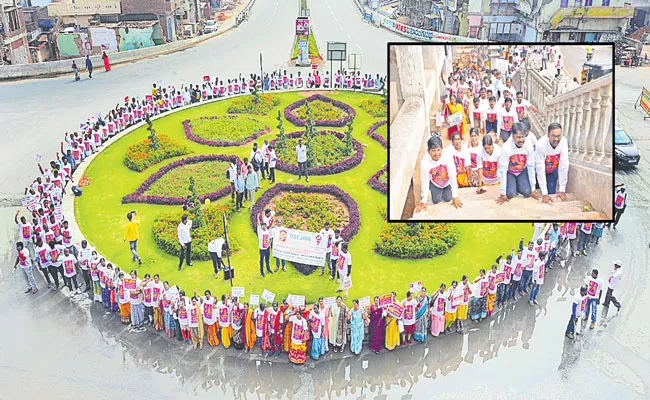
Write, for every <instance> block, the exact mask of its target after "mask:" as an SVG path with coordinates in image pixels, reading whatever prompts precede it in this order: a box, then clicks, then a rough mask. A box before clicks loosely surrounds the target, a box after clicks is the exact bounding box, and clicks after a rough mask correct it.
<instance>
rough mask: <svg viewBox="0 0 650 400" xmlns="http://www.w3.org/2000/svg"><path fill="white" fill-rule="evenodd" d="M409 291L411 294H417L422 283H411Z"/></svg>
mask: <svg viewBox="0 0 650 400" xmlns="http://www.w3.org/2000/svg"><path fill="white" fill-rule="evenodd" d="M409 289H410V291H411V293H415V292H419V291H420V289H422V281H417V282H411V284H410V285H409Z"/></svg>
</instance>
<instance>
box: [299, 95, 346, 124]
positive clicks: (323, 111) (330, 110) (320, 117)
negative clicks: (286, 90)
mask: <svg viewBox="0 0 650 400" xmlns="http://www.w3.org/2000/svg"><path fill="white" fill-rule="evenodd" d="M309 106H310V107H311V115H312V117H313V118H314V121H338V120H341V119H343V118H346V117H347V116H348V113H346V112H345V111H343V110H342V109H340V108H339V107H336V106H335V105H334V104H332V103H330V102H326V101H321V100H314V101H310V102H309ZM293 115H295V116H296V117H298V118H300V119H304V120H305V121H307V105H306V103H305V105H302V106H300V107H298V108H296V109H295V110H293Z"/></svg>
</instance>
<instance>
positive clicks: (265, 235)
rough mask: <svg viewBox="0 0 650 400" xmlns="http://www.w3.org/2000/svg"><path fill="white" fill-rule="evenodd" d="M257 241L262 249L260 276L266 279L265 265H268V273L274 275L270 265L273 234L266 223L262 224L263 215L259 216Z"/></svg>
mask: <svg viewBox="0 0 650 400" xmlns="http://www.w3.org/2000/svg"><path fill="white" fill-rule="evenodd" d="M257 239H258V242H259V249H260V275H262V278H263V277H264V265H265V264H266V272H268V273H269V274H272V273H273V271H271V267H270V265H269V259H270V258H271V232H270V231H269V230H268V226H267V225H266V223H265V222H262V214H261V213H260V214H257Z"/></svg>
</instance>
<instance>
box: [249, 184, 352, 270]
mask: <svg viewBox="0 0 650 400" xmlns="http://www.w3.org/2000/svg"><path fill="white" fill-rule="evenodd" d="M283 193H292V194H293V193H295V194H303V193H304V194H309V193H320V194H328V195H331V196H333V197H334V198H335V199H336V200H338V201H340V202H341V203H343V204H344V205H345V207H346V208H347V212H348V223H347V225H345V226H343V227H339V229H341V237H343V239H344V240H345V241H347V242H349V241H350V240H351V239H352V238H353V237H354V235H356V234H357V233H358V232H359V228H360V227H361V215H360V213H359V206H358V205H357V202H356V201H354V199H353V198H352V197H351V196H350V195H349V194H347V193H345V192H344V191H343V190H341V189H340V188H339V187H338V186H334V185H322V186H320V185H314V186H303V185H291V184H286V183H278V184H276V185H275V186H273V187H272V188H270V189H269V190H267V191H266V192H264V194H263V195H261V196H260V198H259V199H257V201H256V202H255V204H254V205H253V209H252V211H251V227H252V228H253V231H256V230H257V215H258V214H259V213H260V212H262V211H263V210H264V209H265V208H267V206H268V205H269V204H270V203H272V202H273V199H274V198H275V197H276V196H278V195H281V194H283ZM303 206H306V205H303ZM307 207H308V206H307ZM276 211H277V213H278V215H281V216H283V219H284V220H287V218H286V216H287V213H285V211H284V210H282V209H277V210H276ZM306 211H307V212H308V210H307V209H304V210H302V212H306ZM325 218H326V217H325ZM321 222H322V223H324V222H325V220H321ZM331 222H332V223H335V221H331ZM285 225H286V224H285ZM286 226H287V227H288V228H291V227H290V226H289V225H286ZM317 228H318V229H317V231H320V229H321V228H322V226H321V227H317ZM335 228H336V227H335V226H333V229H335ZM293 264H294V267H296V269H297V270H298V271H300V272H301V273H303V274H305V275H309V274H311V273H312V272H314V271H315V270H316V269H317V268H318V267H319V266H313V265H304V264H299V263H293Z"/></svg>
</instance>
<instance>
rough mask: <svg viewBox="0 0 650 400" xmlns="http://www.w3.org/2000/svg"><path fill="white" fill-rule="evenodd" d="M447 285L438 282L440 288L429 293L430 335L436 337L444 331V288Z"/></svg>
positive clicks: (445, 299)
mask: <svg viewBox="0 0 650 400" xmlns="http://www.w3.org/2000/svg"><path fill="white" fill-rule="evenodd" d="M446 289H447V285H445V284H444V283H442V284H440V289H438V290H436V292H435V293H434V294H432V295H431V336H433V337H437V336H438V335H440V334H441V333H442V332H444V331H445V303H446V301H447V298H446V294H445V290H446Z"/></svg>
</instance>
